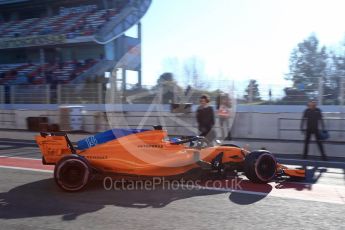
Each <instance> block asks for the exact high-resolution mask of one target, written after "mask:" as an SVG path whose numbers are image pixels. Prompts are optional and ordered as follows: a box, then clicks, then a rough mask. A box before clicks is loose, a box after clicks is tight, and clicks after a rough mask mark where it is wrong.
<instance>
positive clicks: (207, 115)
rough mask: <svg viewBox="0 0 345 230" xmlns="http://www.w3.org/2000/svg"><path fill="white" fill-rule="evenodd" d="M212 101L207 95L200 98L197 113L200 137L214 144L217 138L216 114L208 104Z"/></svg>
mask: <svg viewBox="0 0 345 230" xmlns="http://www.w3.org/2000/svg"><path fill="white" fill-rule="evenodd" d="M209 102H210V99H209V97H208V96H207V95H202V96H201V97H200V106H199V107H198V109H197V112H196V120H197V122H198V129H199V131H200V136H204V137H206V139H207V140H208V141H210V142H212V141H213V140H214V138H215V133H214V130H213V129H212V128H213V126H214V112H213V108H212V107H211V106H210V105H209V104H208V103H209Z"/></svg>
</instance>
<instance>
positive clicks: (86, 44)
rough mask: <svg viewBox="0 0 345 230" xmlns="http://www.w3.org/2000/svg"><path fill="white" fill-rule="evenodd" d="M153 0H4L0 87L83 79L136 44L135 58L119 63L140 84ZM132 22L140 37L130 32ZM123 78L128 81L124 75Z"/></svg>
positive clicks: (1, 2) (100, 72)
mask: <svg viewBox="0 0 345 230" xmlns="http://www.w3.org/2000/svg"><path fill="white" fill-rule="evenodd" d="M150 4H151V0H69V1H67V0H0V86H1V85H3V86H11V85H26V84H30V85H41V84H69V83H76V82H77V83H81V84H82V83H83V82H86V81H88V80H89V79H90V78H95V77H96V76H99V75H104V72H105V71H112V69H113V68H114V66H115V65H116V63H118V62H119V60H120V59H121V58H122V57H123V56H124V55H125V54H126V53H128V52H129V51H130V50H131V49H132V48H133V47H136V51H137V52H136V53H135V55H134V56H135V57H134V59H136V60H135V61H134V62H127V63H126V62H125V63H121V68H123V70H133V71H137V72H138V84H139V85H141V64H140V63H141V52H140V42H141V41H140V39H141V26H140V19H141V17H142V16H143V15H144V14H145V13H146V11H147V9H148V8H149V6H150ZM133 26H137V31H138V33H137V36H136V37H129V36H126V35H125V34H124V32H125V31H126V30H127V29H129V28H131V27H133ZM137 47H139V50H138V48H137ZM133 63H135V64H133ZM122 72H124V73H125V72H126V71H122ZM119 79H120V77H119ZM121 81H122V83H123V84H124V85H125V84H126V79H125V74H124V76H123V77H122V78H121ZM7 88H10V87H7ZM7 94H8V93H7Z"/></svg>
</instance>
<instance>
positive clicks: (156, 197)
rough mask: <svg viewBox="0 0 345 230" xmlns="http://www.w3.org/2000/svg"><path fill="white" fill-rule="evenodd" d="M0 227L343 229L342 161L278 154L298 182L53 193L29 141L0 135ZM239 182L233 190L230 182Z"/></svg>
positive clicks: (98, 186)
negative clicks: (302, 174)
mask: <svg viewBox="0 0 345 230" xmlns="http://www.w3.org/2000/svg"><path fill="white" fill-rule="evenodd" d="M0 156H1V157H0V229H267V228H271V229H278V228H279V229H345V173H344V172H345V162H341V161H339V159H337V160H336V161H333V160H332V159H330V161H329V162H326V163H325V162H322V161H319V160H317V159H312V160H306V161H305V160H298V159H288V158H286V157H285V158H282V157H279V160H280V162H281V163H285V164H289V165H294V166H296V167H301V166H304V167H306V168H307V178H306V179H305V180H304V181H299V182H295V181H289V180H277V181H275V182H272V183H270V184H267V185H257V184H253V183H251V182H249V181H247V180H246V179H245V177H243V176H241V175H240V176H239V177H229V178H227V179H217V180H215V181H216V183H213V184H212V183H211V184H206V182H205V181H203V182H201V183H200V184H198V185H197V186H194V185H189V184H187V185H181V184H180V185H178V186H177V187H176V186H174V187H169V186H165V185H157V186H155V187H152V186H151V187H149V189H146V190H145V189H137V190H130V188H129V187H127V189H110V190H109V191H108V190H105V189H104V187H103V184H102V181H94V182H92V183H91V184H90V186H89V187H88V188H87V189H86V190H85V191H83V192H79V193H66V192H63V191H61V190H59V189H58V188H57V187H56V185H55V183H54V180H53V178H52V170H53V167H52V166H42V165H41V162H40V160H38V158H39V157H40V153H39V150H38V148H37V147H36V146H35V144H34V143H33V142H32V141H25V140H14V139H0ZM239 179H242V181H240V188H238V187H236V186H235V187H234V186H233V185H234V184H236V183H233V182H234V181H235V182H238V181H239Z"/></svg>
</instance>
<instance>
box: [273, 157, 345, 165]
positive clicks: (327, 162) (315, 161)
mask: <svg viewBox="0 0 345 230" xmlns="http://www.w3.org/2000/svg"><path fill="white" fill-rule="evenodd" d="M277 159H278V160H281V161H284V160H287V161H293V162H305V163H324V164H344V165H345V162H342V161H319V160H304V159H292V158H282V157H281V158H277Z"/></svg>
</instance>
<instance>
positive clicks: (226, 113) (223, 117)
mask: <svg viewBox="0 0 345 230" xmlns="http://www.w3.org/2000/svg"><path fill="white" fill-rule="evenodd" d="M230 108H231V100H230V97H229V95H227V94H220V95H218V97H217V115H218V118H219V126H220V129H221V135H222V140H227V141H230V140H231V139H232V138H231V130H230V129H229V128H230V112H231V110H230Z"/></svg>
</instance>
